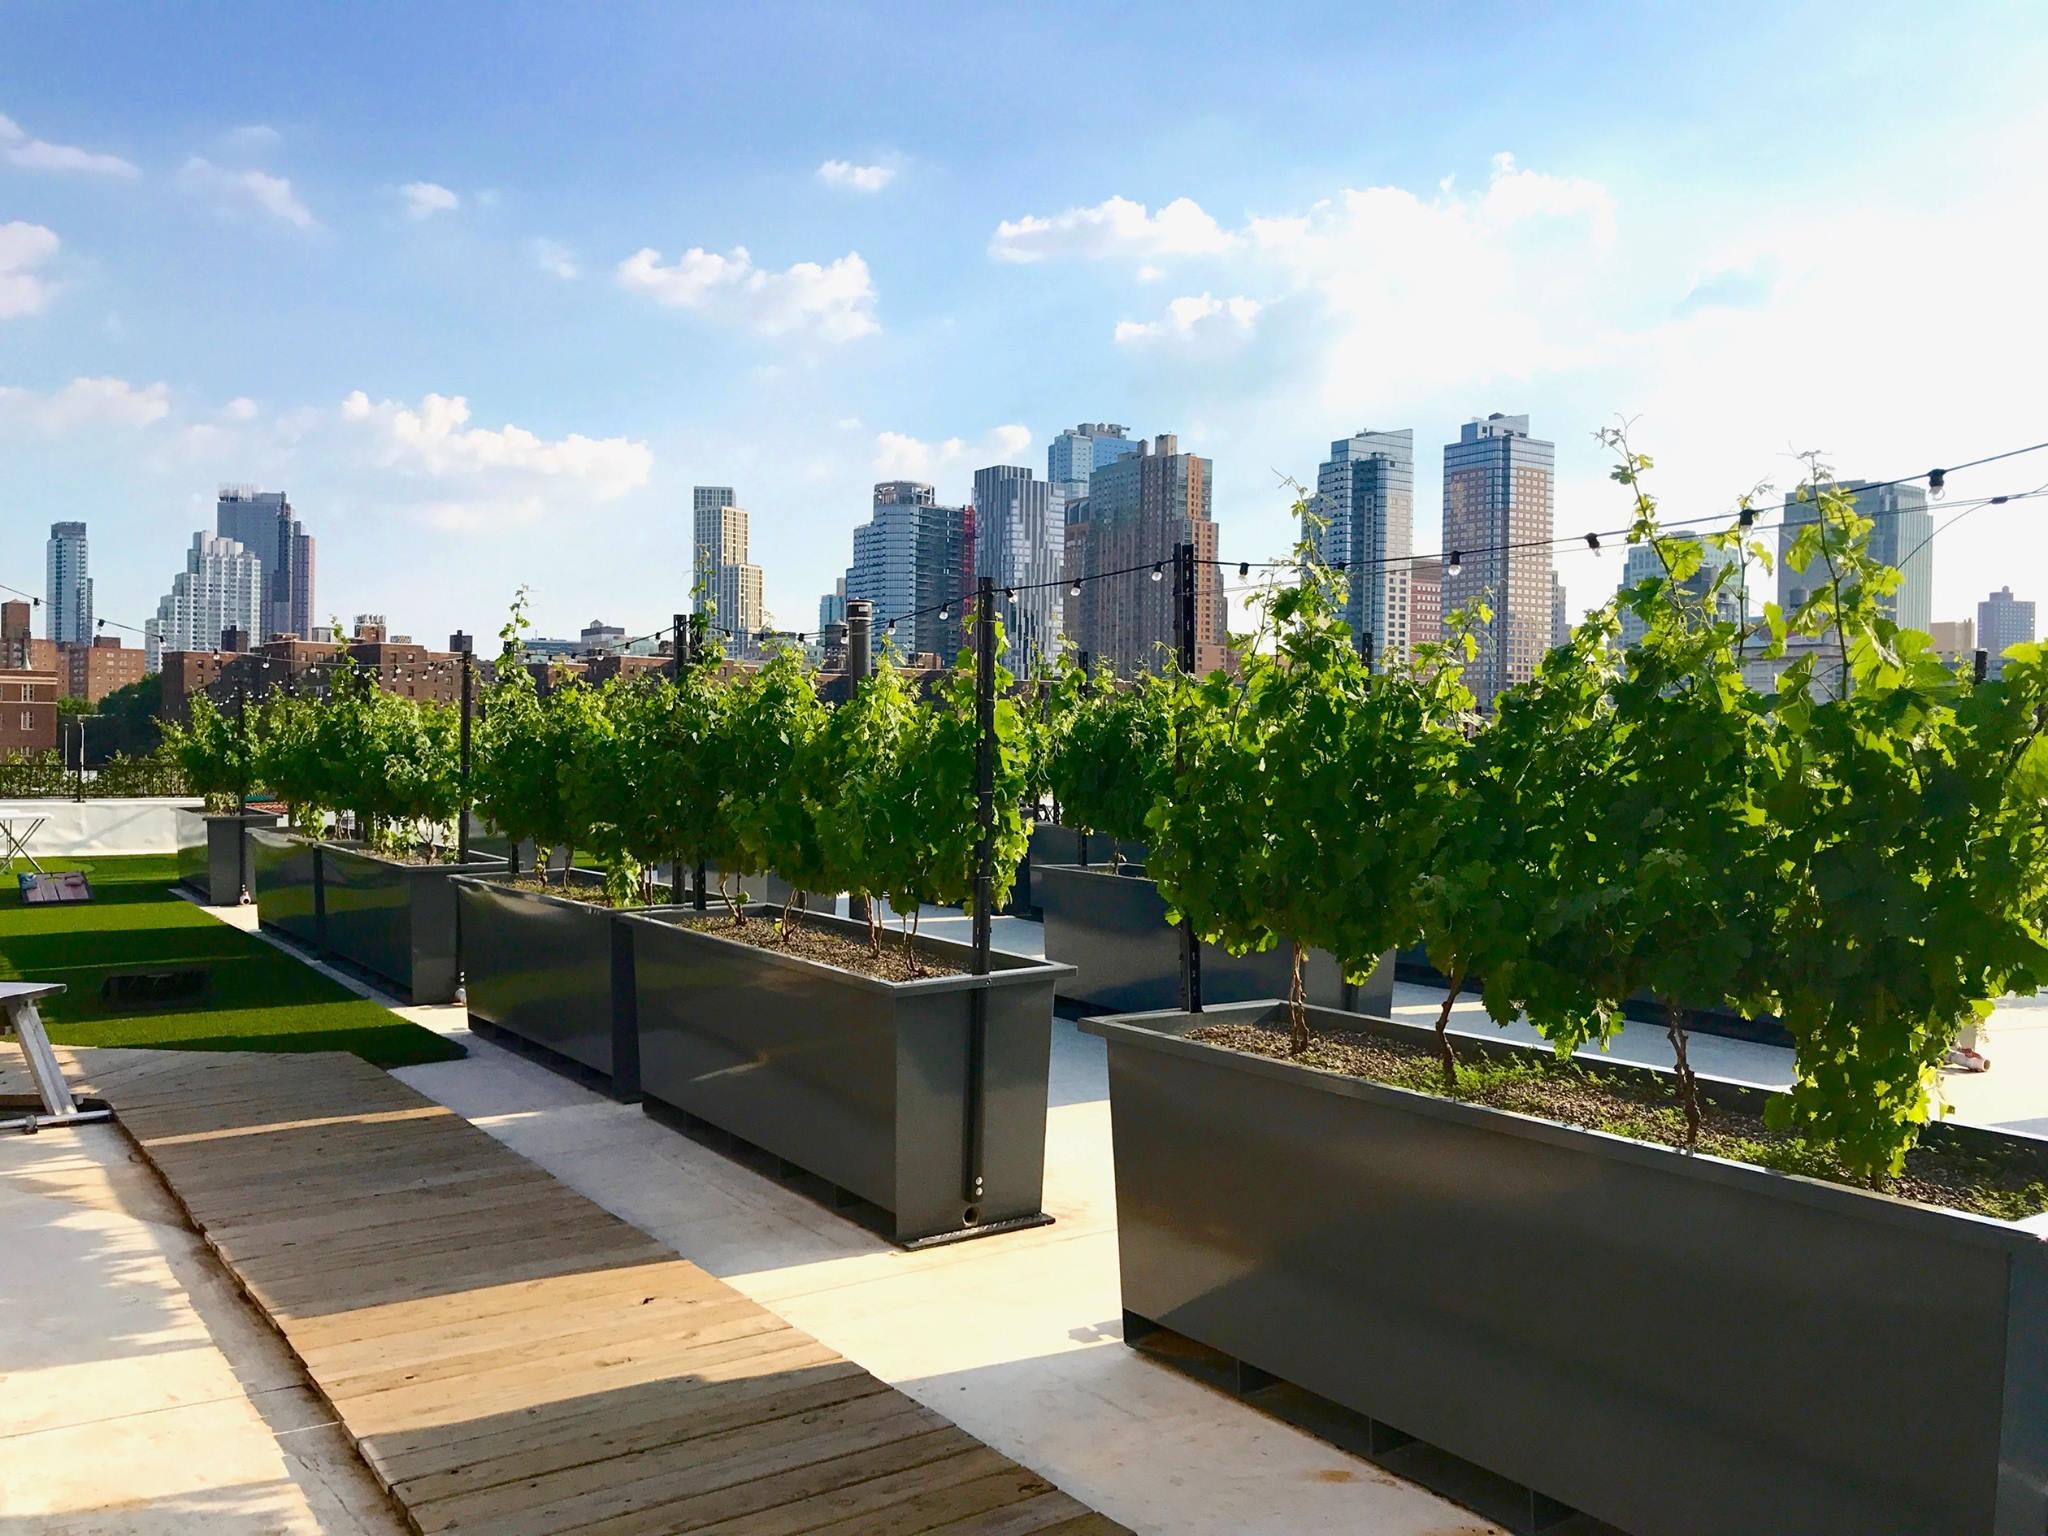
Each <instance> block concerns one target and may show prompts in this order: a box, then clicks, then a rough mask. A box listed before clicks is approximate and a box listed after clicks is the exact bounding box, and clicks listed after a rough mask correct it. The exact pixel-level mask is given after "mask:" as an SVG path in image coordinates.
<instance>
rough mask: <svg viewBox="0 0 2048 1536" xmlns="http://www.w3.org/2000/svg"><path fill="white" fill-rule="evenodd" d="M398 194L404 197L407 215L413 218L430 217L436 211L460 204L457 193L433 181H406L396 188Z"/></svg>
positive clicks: (460, 199) (442, 211)
mask: <svg viewBox="0 0 2048 1536" xmlns="http://www.w3.org/2000/svg"><path fill="white" fill-rule="evenodd" d="M398 195H399V196H400V197H402V198H404V199H405V211H406V213H407V215H408V216H409V217H411V218H415V219H431V218H432V217H433V216H434V215H435V214H437V213H447V212H450V211H451V210H453V209H456V208H460V207H461V206H462V198H461V197H460V196H459V195H458V194H456V193H454V192H451V191H449V190H448V189H447V188H446V187H444V186H442V185H441V184H440V183H439V182H435V181H408V182H407V183H406V184H405V185H404V186H402V187H400V188H399V189H398Z"/></svg>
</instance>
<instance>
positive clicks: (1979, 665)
mask: <svg viewBox="0 0 2048 1536" xmlns="http://www.w3.org/2000/svg"><path fill="white" fill-rule="evenodd" d="M1990 672H1991V653H1990V652H1989V651H1979V652H1978V653H1977V654H1976V656H1975V657H1973V658H1972V659H1971V662H1970V676H1971V678H1972V679H1973V680H1974V681H1976V682H1980V683H1981V682H1983V681H1984V679H1985V678H1986V677H1987V676H1988V675H1989V674H1990Z"/></svg>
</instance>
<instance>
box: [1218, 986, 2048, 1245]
mask: <svg viewBox="0 0 2048 1536" xmlns="http://www.w3.org/2000/svg"><path fill="white" fill-rule="evenodd" d="M1187 1038H1188V1039H1190V1040H1199V1041H1202V1042H1204V1043H1205V1044H1208V1045H1220V1046H1224V1047H1227V1048H1228V1049H1230V1050H1233V1051H1242V1052H1244V1053H1245V1054H1246V1055H1250V1056H1274V1057H1278V1058H1280V1059H1282V1060H1290V1059H1291V1060H1293V1061H1295V1062H1297V1063H1299V1064H1300V1065H1302V1066H1305V1067H1319V1068H1321V1069H1322V1070H1324V1071H1326V1072H1337V1073H1341V1074H1342V1075H1344V1076H1346V1077H1363V1078H1367V1079H1370V1080H1371V1081H1373V1082H1376V1083H1386V1084H1389V1085H1390V1086H1392V1087H1395V1088H1409V1089H1413V1090H1414V1091H1416V1092H1418V1093H1427V1094H1432V1095H1434V1096H1435V1097H1437V1098H1455V1099H1458V1100H1461V1101H1462V1102H1464V1103H1467V1104H1482V1105H1485V1106H1486V1107H1487V1108H1489V1109H1504V1110H1509V1111H1511V1112H1513V1113H1515V1114H1520V1115H1534V1116H1537V1117H1538V1118H1540V1119H1544V1120H1554V1121H1557V1122H1558V1123H1560V1124H1562V1125H1571V1126H1577V1127H1578V1128H1580V1129H1581V1130H1591V1131H1608V1132H1611V1133H1612V1134H1614V1135H1617V1136H1627V1137H1631V1138H1632V1139H1634V1140H1636V1141H1649V1142H1657V1143H1660V1144H1661V1145H1663V1146H1667V1147H1682V1146H1684V1145H1685V1116H1684V1114H1683V1113H1682V1112H1681V1111H1680V1109H1679V1107H1678V1104H1677V1101H1676V1099H1675V1097H1674V1096H1673V1093H1674V1092H1675V1090H1672V1091H1667V1092H1663V1093H1660V1092H1658V1091H1657V1090H1656V1089H1655V1088H1654V1087H1652V1086H1650V1085H1649V1084H1647V1083H1643V1082H1640V1081H1637V1080H1635V1079H1634V1078H1633V1077H1631V1076H1629V1075H1628V1074H1625V1073H1619V1072H1602V1071H1600V1070H1599V1069H1598V1068H1594V1067H1588V1066H1584V1065H1581V1064H1579V1063H1578V1062H1576V1061H1574V1062H1560V1061H1556V1060H1554V1059H1550V1058H1546V1057H1543V1056H1540V1055H1532V1056H1531V1057H1530V1058H1529V1059H1527V1060H1524V1061H1512V1062H1507V1061H1485V1060H1475V1061H1461V1062H1459V1063H1458V1091H1457V1092H1456V1093H1455V1094H1446V1093H1445V1092H1444V1085H1443V1069H1442V1067H1441V1066H1440V1065H1439V1063H1438V1061H1437V1058H1436V1052H1435V1051H1434V1049H1432V1048H1431V1047H1430V1046H1429V1045H1426V1044H1421V1043H1414V1042H1409V1041H1406V1040H1388V1039H1385V1038H1383V1037H1381V1036H1378V1035H1370V1034H1364V1033H1359V1032H1354V1031H1351V1030H1323V1031H1321V1032H1319V1033H1318V1034H1316V1035H1315V1036H1314V1037H1312V1038H1311V1039H1310V1041H1309V1045H1308V1049H1307V1050H1305V1051H1304V1052H1302V1054H1301V1055H1299V1056H1295V1057H1291V1058H1290V1057H1289V1056H1288V1053H1287V1029H1286V1026H1285V1023H1284V1021H1283V1022H1282V1023H1280V1024H1277V1025H1265V1024H1210V1025H1207V1026H1205V1027H1203V1028H1201V1029H1196V1030H1191V1031H1189V1033H1188V1035H1187ZM1700 1108H1701V1111H1702V1113H1703V1114H1704V1116H1705V1123H1704V1124H1703V1125H1702V1126H1701V1128H1700V1143H1699V1150H1700V1151H1702V1152H1705V1153H1708V1154H1710V1155H1711V1156H1714V1157H1725V1158H1728V1159H1729V1160H1731V1161H1733V1162H1739V1163H1754V1164H1756V1165H1757V1166H1758V1167H1762V1168H1771V1169H1775V1170H1776V1171H1778V1172H1780V1173H1799V1174H1805V1175H1806V1176H1807V1177H1809V1178H1816V1179H1826V1180H1828V1181H1829V1182H1830V1183H1835V1184H1847V1185H1850V1186H1852V1187H1855V1188H1863V1187H1865V1186H1864V1185H1863V1182H1862V1181H1861V1180H1859V1179H1857V1178H1856V1177H1854V1176H1853V1175H1851V1174H1849V1173H1847V1172H1846V1171H1844V1170H1843V1168H1842V1167H1841V1166H1840V1165H1839V1164H1838V1163H1836V1162H1835V1160H1834V1159H1833V1158H1831V1157H1829V1156H1828V1155H1827V1154H1826V1153H1824V1152H1821V1151H1819V1150H1817V1149H1816V1148H1814V1147H1811V1146H1809V1145H1807V1144H1806V1143H1805V1142H1803V1141H1801V1140H1800V1139H1799V1138H1798V1137H1796V1136H1791V1135H1788V1134H1786V1133H1785V1132H1783V1131H1776V1130H1772V1129H1771V1128H1770V1127H1769V1126H1767V1125H1765V1124H1764V1122H1763V1120H1762V1118H1761V1117H1760V1116H1757V1115H1754V1114H1751V1113H1749V1112H1747V1111H1745V1110H1739V1109H1729V1108H1726V1107H1723V1106H1720V1105H1715V1104H1702V1105H1701V1106H1700ZM1887 1192H1888V1193H1891V1194H1894V1195H1899V1196H1902V1197H1904V1198H1905V1199H1908V1200H1916V1201H1919V1202H1920V1203H1922V1204H1924V1205H1940V1206H1947V1207H1948V1208H1950V1209H1951V1210H1958V1211H1971V1212H1974V1213H1976V1214H1977V1215H1980V1216H1995V1217H1997V1218H1998V1219H1999V1220H2001V1221H2020V1220H2024V1219H2025V1218H2027V1217H2029V1216H2038V1215H2040V1214H2041V1213H2042V1212H2043V1211H2048V1168H2044V1167H2043V1166H2042V1164H2041V1162H2040V1160H2038V1159H2036V1158H2032V1157H2029V1156H2028V1155H2027V1154H2025V1153H2024V1152H2020V1151H2014V1152H2012V1153H2009V1154H2005V1155H2000V1154H1996V1153H1994V1154H1989V1155H1980V1154H1977V1153H1973V1152H1967V1151H1963V1150H1960V1149H1957V1148H1953V1147H1933V1146H1920V1147H1915V1148H1914V1149H1913V1150H1912V1151H1911V1152H1910V1153H1908V1154H1907V1155H1906V1171H1905V1172H1904V1173H1903V1174H1902V1175H1900V1177H1899V1178H1898V1179H1897V1181H1895V1182H1894V1183H1893V1184H1892V1185H1890V1186H1889V1188H1888V1191H1887Z"/></svg>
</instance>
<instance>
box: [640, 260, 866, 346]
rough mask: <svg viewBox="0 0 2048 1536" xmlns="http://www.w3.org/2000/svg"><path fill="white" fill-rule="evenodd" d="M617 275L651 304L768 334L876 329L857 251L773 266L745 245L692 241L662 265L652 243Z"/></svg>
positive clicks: (853, 333) (831, 337) (828, 335)
mask: <svg viewBox="0 0 2048 1536" xmlns="http://www.w3.org/2000/svg"><path fill="white" fill-rule="evenodd" d="M618 280H619V285H620V286H621V287H624V288H629V289H632V290H634V291H635V292H638V293H645V294H647V295H648V296H649V297H650V298H652V299H654V300H655V301H656V302H657V303H660V304H666V305H669V306H671V307H673V308H677V309H696V310H703V311H705V312H707V313H713V314H719V315H722V316H725V317H727V318H730V319H734V320H737V321H739V322H740V323H742V324H745V325H748V326H751V327H752V328H753V329H754V330H756V331H759V332H761V333H762V334H763V335H767V336H779V335H784V334H786V333H788V332H791V331H812V332H815V333H816V334H817V335H818V336H819V337H821V338H822V339H824V340H826V341H851V340H853V339H855V338H856V337H860V336H867V335H871V334H873V333H874V332H876V331H879V330H880V329H881V324H880V322H878V321H877V320H876V319H875V285H874V283H873V282H872V281H871V280H870V278H869V276H868V264H867V263H866V262H865V261H863V260H861V258H860V255H859V253H858V252H848V253H847V254H846V255H844V256H841V257H840V258H839V259H838V260H837V261H833V262H829V263H827V264H825V265H823V266H820V265H819V264H818V263H816V262H814V261H800V262H798V263H796V265H794V266H791V267H787V268H785V269H783V270H782V271H780V272H775V271H771V270H769V269H767V268H765V267H757V266H755V265H754V259H753V257H752V256H750V255H748V254H747V249H746V247H745V246H734V247H733V249H732V252H731V253H730V254H729V255H720V254H719V253H718V252H716V251H707V250H704V249H702V248H701V247H698V246H692V247H691V248H690V249H689V250H687V251H685V252H683V254H682V255H681V256H679V257H677V258H676V259H675V260H674V261H673V262H671V263H669V264H668V265H666V266H664V265H663V264H662V260H661V253H660V252H659V251H656V250H654V249H652V248H651V247H650V248H648V249H645V250H641V251H637V252H635V253H634V254H633V255H631V256H629V257H627V258H626V259H625V260H624V261H622V262H620V263H619V265H618Z"/></svg>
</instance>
